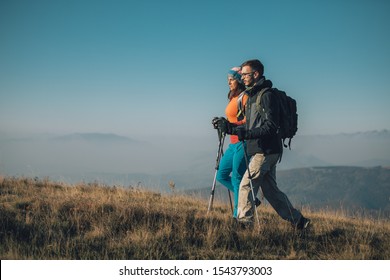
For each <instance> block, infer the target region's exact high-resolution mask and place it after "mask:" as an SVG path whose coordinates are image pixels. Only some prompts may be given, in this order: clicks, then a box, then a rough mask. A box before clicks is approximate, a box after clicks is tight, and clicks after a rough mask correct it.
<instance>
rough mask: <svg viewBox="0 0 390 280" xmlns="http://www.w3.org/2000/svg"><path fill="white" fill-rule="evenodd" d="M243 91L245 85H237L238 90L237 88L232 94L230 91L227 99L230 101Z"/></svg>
mask: <svg viewBox="0 0 390 280" xmlns="http://www.w3.org/2000/svg"><path fill="white" fill-rule="evenodd" d="M244 90H245V85H244V84H242V83H238V88H237V91H235V92H232V91H231V90H229V93H228V96H227V97H228V99H229V100H231V99H232V98H233V97H235V96H237V95H239V94H240V93H241V92H243V91H244Z"/></svg>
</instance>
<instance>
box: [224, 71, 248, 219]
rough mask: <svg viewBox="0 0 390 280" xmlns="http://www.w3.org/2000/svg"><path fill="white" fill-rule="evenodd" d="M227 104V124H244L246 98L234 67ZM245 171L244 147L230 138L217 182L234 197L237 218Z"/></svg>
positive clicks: (231, 73) (239, 76)
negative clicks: (239, 195) (241, 184)
mask: <svg viewBox="0 0 390 280" xmlns="http://www.w3.org/2000/svg"><path fill="white" fill-rule="evenodd" d="M228 85H229V89H230V91H229V93H228V99H229V103H228V105H227V106H226V109H225V114H226V117H227V119H228V121H229V122H231V123H234V124H237V125H241V124H243V123H244V122H245V115H244V108H245V103H246V101H247V99H248V96H247V95H246V94H244V90H245V86H244V84H243V83H242V81H241V69H240V68H239V67H234V68H232V69H231V70H230V71H229V72H228ZM245 171H246V164H245V157H244V147H243V144H242V143H241V142H240V141H239V140H238V137H237V136H236V135H231V136H230V144H229V146H228V149H227V150H226V151H225V153H224V154H223V156H222V158H221V161H220V163H219V169H218V173H217V180H218V182H220V183H221V184H222V185H224V186H225V187H227V188H228V189H229V190H230V191H231V192H233V195H234V208H233V217H234V218H237V205H238V192H239V186H240V182H241V178H242V176H243V175H244V173H245Z"/></svg>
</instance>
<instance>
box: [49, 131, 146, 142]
mask: <svg viewBox="0 0 390 280" xmlns="http://www.w3.org/2000/svg"><path fill="white" fill-rule="evenodd" d="M52 140H54V141H77V140H84V141H88V142H106V143H109V142H121V143H138V142H139V141H137V140H134V139H131V138H129V137H125V136H121V135H117V134H114V133H97V132H96V133H73V134H67V135H62V136H57V137H54V138H53V139H52Z"/></svg>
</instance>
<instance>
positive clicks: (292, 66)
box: [0, 0, 390, 139]
mask: <svg viewBox="0 0 390 280" xmlns="http://www.w3.org/2000/svg"><path fill="white" fill-rule="evenodd" d="M389 14H390V2H389V1H380V0H374V1H369V0H367V1H363V0H360V1H299V0H298V1H250V0H248V1H202V0H197V1H116V0H115V1H65V0H64V1H42V0H37V1H18V0H12V1H11V0H2V1H0V38H1V44H0V133H2V134H6V135H12V134H27V133H46V134H68V133H75V132H102V133H116V134H120V135H125V136H128V137H131V138H135V139H148V138H150V137H163V138H164V137H165V138H167V139H169V138H171V137H179V136H180V137H194V138H196V139H203V138H204V137H208V136H210V135H214V133H215V132H214V131H213V130H212V128H211V124H210V121H211V119H212V117H214V116H221V115H223V114H224V108H225V106H226V102H227V100H226V94H227V91H228V87H227V83H226V73H227V71H228V69H230V68H231V67H233V66H236V65H239V64H241V63H242V62H243V61H245V60H247V59H252V58H258V59H260V60H261V61H263V63H264V65H265V76H266V77H267V78H269V79H271V80H272V81H273V82H274V85H275V86H276V87H278V88H281V89H284V90H286V91H287V92H288V93H289V94H290V95H291V96H293V97H294V98H295V99H296V100H297V101H298V110H299V130H298V133H299V134H302V135H305V134H333V133H342V132H357V131H366V130H373V129H378V130H381V129H389V128H390V127H389V123H390V110H389V109H388V106H389V105H390V92H389V91H390V90H389V89H390V67H389V65H390V32H389V26H390V17H389V16H388V15H389Z"/></svg>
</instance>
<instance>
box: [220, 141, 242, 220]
mask: <svg viewBox="0 0 390 280" xmlns="http://www.w3.org/2000/svg"><path fill="white" fill-rule="evenodd" d="M245 171H246V163H245V156H244V148H243V145H242V143H241V142H238V143H235V144H229V147H228V149H227V150H226V151H225V153H224V154H223V156H222V158H221V161H220V163H219V169H218V173H217V180H218V182H220V183H221V184H222V185H224V186H225V187H226V188H228V189H229V190H230V191H231V192H232V193H233V197H234V206H233V217H235V218H236V217H237V206H238V193H239V187H240V183H241V179H242V176H243V175H244V173H245Z"/></svg>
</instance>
